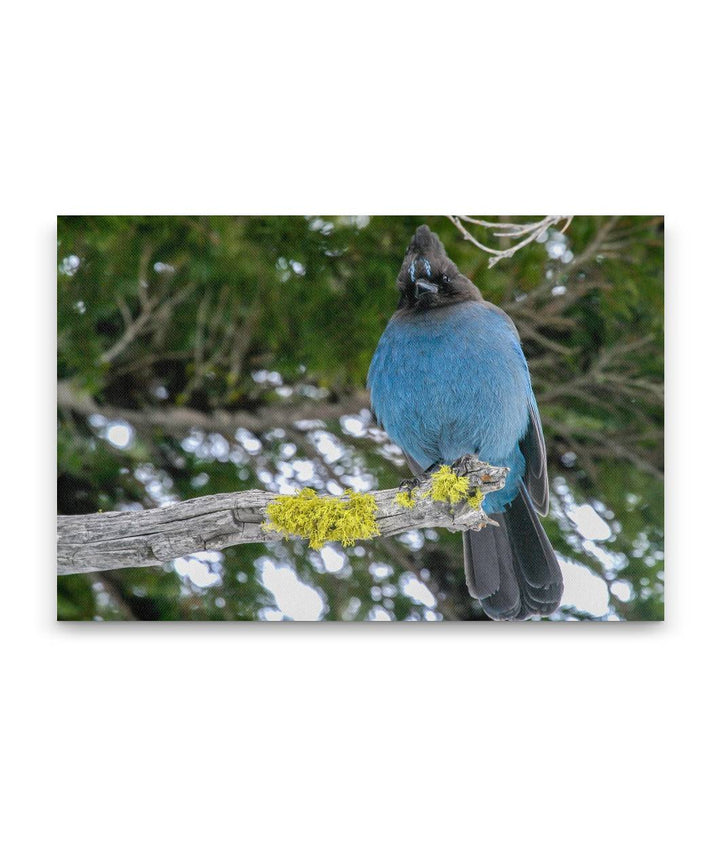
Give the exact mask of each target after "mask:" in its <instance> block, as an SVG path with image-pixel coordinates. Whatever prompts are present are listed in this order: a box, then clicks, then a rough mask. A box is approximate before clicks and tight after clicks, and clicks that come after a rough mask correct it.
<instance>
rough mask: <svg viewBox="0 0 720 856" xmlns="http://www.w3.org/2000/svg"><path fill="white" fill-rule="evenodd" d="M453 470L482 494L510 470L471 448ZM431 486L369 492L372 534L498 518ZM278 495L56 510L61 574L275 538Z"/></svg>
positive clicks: (461, 526)
mask: <svg viewBox="0 0 720 856" xmlns="http://www.w3.org/2000/svg"><path fill="white" fill-rule="evenodd" d="M453 472H454V473H455V474H456V475H458V476H460V477H463V478H467V480H468V484H469V489H474V488H479V489H480V490H481V491H482V493H483V494H487V493H490V492H491V491H494V490H500V489H501V488H502V487H503V486H504V484H505V476H506V475H507V469H506V468H505V467H493V466H490V465H489V464H486V463H483V462H481V461H478V460H477V458H474V457H471V456H469V455H467V456H465V457H464V458H462V459H460V461H458V462H456V464H455V465H454V466H453ZM432 487H433V482H432V478H431V477H430V476H423V477H422V478H421V479H420V481H419V483H418V491H417V492H416V493H415V494H414V496H415V499H416V501H415V505H414V506H413V507H412V508H407V507H405V506H401V505H399V504H398V503H396V501H395V498H396V497H397V495H398V493H402V492H406V491H404V489H402V488H393V489H391V490H379V491H372V492H371V493H369V494H367V496H372V497H373V499H374V500H375V502H376V504H377V511H376V512H375V521H376V523H377V527H378V530H379V536H375V537H384V536H388V535H397V534H399V533H400V532H407V531H408V530H409V529H423V528H426V527H434V528H446V529H451V530H454V531H457V530H465V529H482V528H483V527H484V526H487V525H495V524H494V523H493V521H492V520H490V518H489V517H488V516H487V514H485V512H484V510H483V508H482V503H481V504H480V506H479V507H478V508H472V507H471V506H470V505H469V504H468V503H466V502H464V501H460V502H457V503H455V504H453V505H451V504H449V503H447V502H437V501H435V500H433V499H432V498H431V497H430V496H429V495H428V496H427V497H423V496H422V494H423V493H424V492H426V491H430V490H431V489H432ZM277 499H278V495H277V494H273V493H268V492H267V491H262V490H249V491H243V492H240V493H223V494H216V495H214V496H203V497H199V498H197V499H188V500H186V501H184V502H178V503H175V504H173V505H167V506H164V507H162V508H152V509H148V510H143V511H114V512H106V513H101V514H81V515H73V516H59V517H58V519H57V532H58V549H57V562H58V574H76V573H88V572H92V571H103V570H111V569H116V568H138V567H151V566H156V565H162V564H164V563H165V562H169V561H172V560H173V559H178V558H180V557H181V556H186V555H188V554H190V553H195V552H198V551H204V550H222V549H223V548H225V547H231V546H233V545H235V544H250V543H261V542H266V541H278V540H280V539H281V538H282V537H283V536H282V535H281V534H279V533H278V532H275V531H273V530H269V529H267V528H265V524H266V523H267V522H268V516H267V508H268V505H269V504H270V503H271V502H273V501H274V500H277Z"/></svg>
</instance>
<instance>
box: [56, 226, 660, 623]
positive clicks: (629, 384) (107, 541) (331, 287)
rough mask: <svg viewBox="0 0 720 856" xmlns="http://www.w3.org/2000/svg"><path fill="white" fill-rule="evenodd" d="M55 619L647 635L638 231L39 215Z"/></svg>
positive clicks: (650, 436) (655, 327)
mask: <svg viewBox="0 0 720 856" xmlns="http://www.w3.org/2000/svg"><path fill="white" fill-rule="evenodd" d="M57 248H58V261H57V265H58V293H57V312H58V343H57V346H58V387H57V412H58V423H57V426H58V428H57V431H58V433H57V438H58V453H57V454H58V482H57V484H58V541H57V572H58V578H57V616H58V619H60V620H70V621H138V620H139V621H189V620H193V621H341V622H357V621H398V622H401V621H423V622H438V621H487V622H495V623H500V624H502V623H504V622H526V623H532V622H540V621H552V622H564V621H608V622H610V621H656V620H661V619H662V618H663V590H664V562H663V558H664V555H663V537H664V536H663V250H664V246H663V218H662V217H661V216H623V215H603V216H579V215H576V216H570V215H564V216H555V215H533V216H520V215H518V216H492V215H472V216H471V215H453V214H449V215H427V216H414V215H413V216H357V215H352V216H339V215H338V216H327V215H323V216H320V215H317V216H316V215H310V216H199V215H187V216H180V215H178V216H156V217H150V216H147V217H145V216H60V217H59V218H58V235H57Z"/></svg>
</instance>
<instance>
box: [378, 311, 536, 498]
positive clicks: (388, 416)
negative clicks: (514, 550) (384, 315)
mask: <svg viewBox="0 0 720 856" xmlns="http://www.w3.org/2000/svg"><path fill="white" fill-rule="evenodd" d="M368 387H369V389H370V398H371V403H372V408H373V411H374V412H375V415H376V416H377V418H378V421H379V423H380V424H381V425H382V427H383V428H384V429H385V431H386V432H387V433H388V435H389V436H390V438H391V439H392V441H393V442H394V443H397V445H398V446H400V448H402V449H403V450H404V451H405V452H407V454H408V455H410V456H412V457H413V458H414V459H415V460H416V461H417V462H418V463H419V464H420V465H421V466H422V467H423V468H427V467H429V466H431V465H432V464H434V463H435V462H438V461H439V462H441V463H452V462H453V461H455V460H456V459H457V458H459V457H460V456H461V455H464V454H475V455H477V456H478V457H479V458H481V459H482V460H486V461H488V462H490V463H491V464H496V465H498V466H506V467H510V468H511V470H510V473H509V475H508V479H507V482H506V486H505V488H504V489H503V490H502V491H498V492H496V493H492V494H489V495H488V497H487V499H486V501H485V510H486V511H488V512H489V513H493V512H496V511H501V510H502V508H503V507H504V506H505V505H506V504H507V503H508V502H510V501H511V500H512V499H513V498H514V497H515V495H516V494H517V490H518V485H519V483H520V480H521V479H522V477H523V474H524V472H525V460H524V458H523V456H522V453H521V451H520V448H519V445H518V444H519V442H520V440H521V439H522V437H523V436H524V434H525V432H526V430H527V427H528V422H529V415H530V411H529V406H530V402H531V401H533V400H534V398H533V393H532V389H531V386H530V376H529V373H528V368H527V363H526V361H525V357H524V355H523V353H522V348H521V347H520V343H519V341H518V338H517V334H516V333H515V330H514V329H513V327H512V326H511V324H510V322H509V320H508V319H507V317H506V316H505V315H503V314H502V313H500V312H499V311H498V310H497V309H495V308H494V307H492V306H490V305H489V304H485V303H476V302H471V303H461V304H456V305H454V306H450V307H448V308H446V309H437V310H433V311H429V312H426V313H422V314H418V315H395V316H394V317H393V318H392V319H391V321H390V323H389V324H388V326H387V328H386V329H385V332H384V333H383V335H382V337H381V339H380V342H379V343H378V347H377V350H376V351H375V355H374V356H373V359H372V363H371V365H370V371H369V374H368Z"/></svg>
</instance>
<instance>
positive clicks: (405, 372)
mask: <svg viewBox="0 0 720 856" xmlns="http://www.w3.org/2000/svg"><path fill="white" fill-rule="evenodd" d="M397 285H398V289H399V290H400V303H399V306H398V309H397V311H396V312H395V314H394V315H393V316H392V318H391V319H390V321H389V322H388V325H387V327H386V329H385V332H384V333H383V334H382V336H381V338H380V341H379V343H378V346H377V349H376V351H375V354H374V356H373V359H372V362H371V364H370V371H369V373H368V388H369V390H370V400H371V406H372V410H373V413H374V414H375V418H376V419H377V422H378V424H379V425H380V426H381V427H382V428H384V429H385V431H386V432H387V434H388V436H389V437H390V438H391V439H392V441H393V442H394V443H396V444H397V445H398V446H400V448H401V449H402V450H403V452H404V453H405V455H406V457H407V458H408V463H409V465H410V468H411V469H412V471H413V473H414V474H415V475H416V476H417V475H419V474H420V473H422V472H424V471H427V470H431V469H432V468H434V467H437V466H439V465H441V464H452V463H453V462H454V461H456V460H457V459H458V458H460V457H462V456H463V455H465V454H473V455H477V456H478V457H479V458H480V459H481V460H484V461H488V462H489V463H491V464H494V465H497V466H503V467H509V468H510V471H509V473H508V476H507V480H506V483H505V487H504V488H503V489H502V490H499V491H496V492H493V493H489V494H488V495H487V496H486V498H485V500H484V503H483V507H484V508H485V510H486V512H487V513H488V514H489V515H490V516H491V518H492V519H493V520H495V521H496V523H497V524H498V526H487V527H486V528H484V529H482V530H480V531H469V532H465V533H463V542H464V557H465V579H466V582H467V585H468V589H469V591H470V594H471V595H472V596H473V597H476V598H478V599H479V600H480V602H481V603H482V606H483V609H484V610H485V612H486V614H487V615H488V616H490V617H491V618H493V619H498V620H500V619H522V618H527V617H529V616H531V615H549V614H550V613H551V612H553V611H554V610H555V609H556V608H557V606H558V604H559V603H560V598H561V597H562V592H563V583H562V575H561V573H560V567H559V565H558V561H557V558H556V556H555V553H554V551H553V549H552V546H551V545H550V541H549V540H548V537H547V535H546V534H545V531H544V529H543V528H542V525H541V524H540V521H539V520H538V516H537V514H536V510H537V511H538V512H540V514H542V515H545V514H547V511H548V503H549V493H548V477H547V463H546V452H545V441H544V438H543V432H542V426H541V423H540V415H539V413H538V408H537V403H536V401H535V395H534V394H533V391H532V386H531V383H530V373H529V371H528V366H527V362H526V360H525V356H524V354H523V351H522V347H521V345H520V338H519V336H518V333H517V330H516V329H515V325H514V324H513V322H512V321H511V320H510V318H509V317H508V316H507V315H506V314H505V313H504V312H503V311H502V310H501V309H499V308H498V307H497V306H494V305H493V304H492V303H488V302H487V301H486V300H483V298H482V296H481V294H480V292H479V290H478V289H477V288H476V286H475V285H473V283H472V282H470V280H469V279H467V277H465V276H463V275H462V274H461V273H460V272H459V271H458V269H457V267H456V266H455V264H454V263H453V262H452V261H451V260H450V259H449V258H448V256H447V254H446V252H445V248H444V246H443V245H442V243H441V242H440V240H439V238H438V237H437V235H435V234H434V233H433V232H431V231H430V229H429V228H428V227H427V226H420V228H419V229H418V230H417V232H416V233H415V235H414V237H413V239H412V242H411V244H410V246H409V247H408V249H407V252H406V254H405V259H404V261H403V264H402V267H401V269H400V274H399V276H398V279H397Z"/></svg>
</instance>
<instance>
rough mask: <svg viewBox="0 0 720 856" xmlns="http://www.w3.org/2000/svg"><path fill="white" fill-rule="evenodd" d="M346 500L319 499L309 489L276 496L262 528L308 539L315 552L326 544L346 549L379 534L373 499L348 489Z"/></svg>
mask: <svg viewBox="0 0 720 856" xmlns="http://www.w3.org/2000/svg"><path fill="white" fill-rule="evenodd" d="M345 497H346V498H345V499H341V498H340V497H337V496H318V495H317V494H316V493H315V491H314V490H312V489H311V488H304V489H303V490H301V491H300V493H298V494H297V495H295V496H279V497H278V498H277V499H274V500H273V501H272V502H271V503H270V504H269V505H268V507H267V516H268V521H269V522H268V523H265V524H264V528H265V529H269V530H273V531H275V532H280V534H282V535H299V536H300V537H301V538H307V539H308V540H309V541H310V546H311V547H312V548H313V549H314V550H319V549H320V548H321V547H322V546H323V544H325V543H326V542H327V541H340V542H341V543H342V545H343V547H349V546H351V545H352V544H354V543H355V541H356V540H357V539H358V538H370V537H372V536H373V535H379V534H380V530H379V529H378V525H377V522H376V520H375V512H376V511H377V503H376V502H375V498H374V497H372V496H368V495H367V494H361V493H355V492H354V491H351V490H346V491H345Z"/></svg>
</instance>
